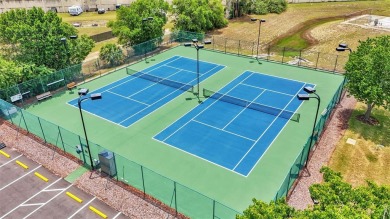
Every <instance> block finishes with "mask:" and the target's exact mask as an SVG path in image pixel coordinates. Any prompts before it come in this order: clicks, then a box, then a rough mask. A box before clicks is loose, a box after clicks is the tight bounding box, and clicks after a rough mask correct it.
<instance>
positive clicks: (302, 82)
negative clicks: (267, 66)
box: [246, 70, 307, 84]
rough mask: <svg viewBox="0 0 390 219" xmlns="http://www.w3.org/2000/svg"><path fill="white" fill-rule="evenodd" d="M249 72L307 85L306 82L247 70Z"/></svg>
mask: <svg viewBox="0 0 390 219" xmlns="http://www.w3.org/2000/svg"><path fill="white" fill-rule="evenodd" d="M246 71H247V72H251V73H254V74H259V75H267V76H270V77H274V78H280V79H283V80H287V81H296V82H299V83H301V84H307V83H306V82H304V81H299V80H295V79H290V78H284V77H281V76H276V75H269V74H264V73H261V72H255V71H252V70H246Z"/></svg>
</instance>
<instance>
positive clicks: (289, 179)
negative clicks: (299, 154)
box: [286, 167, 292, 198]
mask: <svg viewBox="0 0 390 219" xmlns="http://www.w3.org/2000/svg"><path fill="white" fill-rule="evenodd" d="M291 170H292V167H291V168H290V172H289V173H288V183H287V189H286V198H287V195H288V190H289V189H290V181H291Z"/></svg>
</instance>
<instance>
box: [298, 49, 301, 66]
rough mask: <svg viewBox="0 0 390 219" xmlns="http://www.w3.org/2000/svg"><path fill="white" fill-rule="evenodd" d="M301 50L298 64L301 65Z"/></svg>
mask: <svg viewBox="0 0 390 219" xmlns="http://www.w3.org/2000/svg"><path fill="white" fill-rule="evenodd" d="M301 57H302V50H299V58H298V66H300V65H301Z"/></svg>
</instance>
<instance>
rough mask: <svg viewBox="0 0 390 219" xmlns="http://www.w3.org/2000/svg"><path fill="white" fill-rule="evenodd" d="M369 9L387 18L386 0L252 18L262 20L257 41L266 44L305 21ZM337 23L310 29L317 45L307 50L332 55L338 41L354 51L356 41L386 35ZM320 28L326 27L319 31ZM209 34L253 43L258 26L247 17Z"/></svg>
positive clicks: (389, 0) (301, 7)
mask: <svg viewBox="0 0 390 219" xmlns="http://www.w3.org/2000/svg"><path fill="white" fill-rule="evenodd" d="M369 8H373V9H374V10H372V13H373V14H378V15H385V16H390V0H384V1H357V2H327V3H304V4H289V5H288V9H287V11H286V12H284V13H282V14H279V15H278V14H267V15H254V16H252V17H256V18H262V19H266V22H265V23H264V24H262V26H261V38H260V43H261V44H263V45H266V44H268V43H269V42H271V41H273V40H275V39H276V38H279V37H282V36H284V35H287V34H289V33H291V32H294V31H296V30H297V29H299V28H300V27H301V25H302V23H304V22H307V21H309V20H313V19H319V18H328V17H334V16H341V15H346V14H350V13H353V12H357V11H361V10H365V9H369ZM286 21H288V22H286ZM341 22H342V21H336V22H327V23H324V24H323V25H319V26H316V27H313V29H312V30H311V31H310V34H311V35H312V36H313V38H314V39H315V40H317V41H318V44H317V45H316V46H313V47H310V49H312V50H315V51H316V52H326V53H333V54H335V51H334V50H335V45H337V44H338V43H340V42H347V43H349V44H350V46H351V47H352V48H355V47H356V46H357V45H358V40H362V39H366V38H367V36H377V35H383V34H388V32H385V31H375V30H371V29H363V28H358V27H354V26H351V25H340V23H341ZM323 26H326V27H327V28H322V27H323ZM211 34H215V35H219V36H222V37H226V38H230V39H236V40H242V41H249V42H255V41H257V36H258V23H254V22H251V21H250V16H244V17H240V18H237V19H233V20H230V21H229V25H228V27H226V28H222V29H219V30H215V31H212V32H211ZM299 35H300V33H298V38H299ZM296 37H297V36H295V37H293V38H292V39H287V42H285V43H287V44H288V43H291V41H296V40H297V39H296ZM303 43H304V42H299V43H298V47H302V46H304V45H303Z"/></svg>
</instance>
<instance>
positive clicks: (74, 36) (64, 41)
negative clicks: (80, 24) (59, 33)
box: [60, 35, 77, 64]
mask: <svg viewBox="0 0 390 219" xmlns="http://www.w3.org/2000/svg"><path fill="white" fill-rule="evenodd" d="M69 39H71V40H76V39H77V35H72V36H69ZM60 41H61V42H62V43H63V44H64V46H65V51H66V57H67V64H70V52H69V46H68V42H67V38H66V37H62V38H61V39H60Z"/></svg>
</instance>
